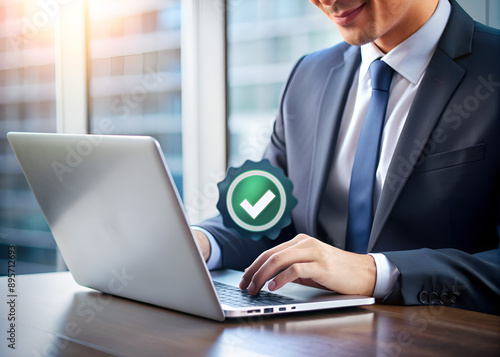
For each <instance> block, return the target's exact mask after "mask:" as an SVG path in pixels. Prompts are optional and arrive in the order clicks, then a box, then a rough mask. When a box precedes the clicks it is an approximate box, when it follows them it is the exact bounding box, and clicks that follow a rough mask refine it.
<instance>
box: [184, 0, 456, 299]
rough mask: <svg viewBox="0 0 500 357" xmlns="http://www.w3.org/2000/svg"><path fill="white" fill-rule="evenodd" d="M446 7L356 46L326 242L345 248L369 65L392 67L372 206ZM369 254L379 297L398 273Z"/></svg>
mask: <svg viewBox="0 0 500 357" xmlns="http://www.w3.org/2000/svg"><path fill="white" fill-rule="evenodd" d="M450 12H451V5H450V3H449V1H447V0H441V1H440V2H439V4H438V6H437V8H436V10H435V11H434V13H433V15H432V16H431V17H430V19H429V20H428V21H427V22H426V23H425V24H424V25H423V26H422V27H421V28H420V29H419V30H418V31H417V32H415V33H414V34H413V35H412V36H410V37H409V38H407V39H406V40H405V41H403V42H402V43H400V44H399V45H398V46H396V47H395V48H393V49H392V50H391V51H390V52H388V53H387V54H384V53H383V52H382V51H380V49H379V48H378V47H377V46H376V45H375V44H373V43H368V44H366V45H363V46H361V65H360V67H359V70H358V71H357V73H356V75H355V77H354V80H353V83H352V86H351V88H350V91H349V95H348V98H347V103H346V107H345V109H344V113H343V116H342V122H341V125H340V129H339V134H338V139H337V146H336V148H335V154H334V161H333V163H332V169H331V172H330V177H329V180H328V184H327V195H325V197H327V196H329V197H330V199H328V198H326V199H325V200H326V201H324V202H323V204H324V207H328V209H322V208H323V206H322V208H321V209H320V216H319V222H320V224H322V225H323V229H324V230H325V231H326V233H328V232H329V231H330V232H336V234H332V237H331V241H330V243H331V244H333V245H334V246H337V247H340V248H344V247H345V235H346V230H347V212H348V201H349V199H348V197H349V185H350V181H351V171H352V167H353V164H354V156H355V154H356V147H357V144H358V138H359V133H360V131H361V126H362V125H363V119H364V117H365V114H366V111H367V109H368V105H369V103H370V99H371V93H372V89H371V80H370V72H369V71H368V68H369V66H370V64H371V63H372V62H373V61H374V60H376V59H378V58H381V60H382V61H384V62H386V63H387V64H388V65H389V66H391V67H392V68H393V69H394V70H395V73H394V76H393V80H392V84H391V90H390V95H389V102H388V105H387V114H386V122H385V126H384V130H383V133H382V140H381V148H380V161H379V165H378V168H377V172H376V183H375V185H376V186H375V197H374V207H375V208H376V206H377V204H378V199H379V197H380V193H381V192H382V189H383V185H384V182H385V178H386V175H387V170H388V168H389V164H390V162H391V159H392V156H393V154H394V150H395V149H396V145H397V142H398V139H399V136H400V134H401V131H402V129H403V126H404V124H405V121H406V118H407V116H408V112H409V110H410V107H411V104H412V102H413V99H414V98H415V95H416V93H417V90H418V88H419V86H420V83H421V81H422V78H423V76H424V73H425V70H426V69H427V66H428V64H429V62H430V60H431V58H432V55H433V54H434V51H435V50H436V48H437V44H438V42H439V39H440V37H441V35H442V34H443V31H444V29H445V27H446V23H447V22H448V18H449V16H450ZM325 202H326V204H325ZM326 217H327V218H326ZM193 228H194V229H198V230H200V231H202V232H203V233H205V234H206V235H207V237H208V238H209V241H210V245H211V255H210V258H209V260H208V261H207V265H208V268H209V269H216V268H218V267H221V265H222V261H221V260H222V259H221V250H220V247H219V245H218V244H217V242H216V240H215V239H214V237H213V236H212V235H211V234H210V233H209V232H208V231H206V230H205V229H203V228H200V227H193ZM402 239H404V237H402ZM371 255H372V256H373V258H374V260H375V264H376V267H377V281H376V285H375V291H374V293H373V296H374V297H376V298H383V297H385V296H386V295H387V294H389V293H390V292H391V290H392V287H393V286H394V284H395V282H396V280H397V278H398V276H399V274H400V273H399V270H398V269H397V268H396V266H395V265H394V264H393V263H392V262H391V261H390V260H389V259H387V258H386V257H385V255H383V254H380V253H374V254H371Z"/></svg>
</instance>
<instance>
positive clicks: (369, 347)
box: [0, 273, 500, 357]
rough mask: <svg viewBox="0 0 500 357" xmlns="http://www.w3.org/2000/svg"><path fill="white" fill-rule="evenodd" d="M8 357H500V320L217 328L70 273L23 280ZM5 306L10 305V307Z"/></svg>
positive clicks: (264, 322) (315, 320) (343, 317)
mask: <svg viewBox="0 0 500 357" xmlns="http://www.w3.org/2000/svg"><path fill="white" fill-rule="evenodd" d="M0 292H1V296H2V300H1V301H2V308H1V309H0V310H1V316H0V323H1V329H0V331H1V336H2V338H1V346H0V351H1V356H22V357H25V356H33V357H40V356H43V357H45V356H110V355H118V356H144V357H148V356H226V355H227V356H269V355H271V356H287V357H289V356H304V355H306V356H311V357H312V356H344V355H346V356H408V355H418V356H422V355H425V356H448V355H449V356H479V355H480V356H494V355H496V356H498V355H500V317H498V316H493V315H487V314H481V313H475V312H470V311H463V310H458V309H454V308H449V307H440V306H423V307H396V306H384V305H374V306H369V307H360V308H349V309H340V310H329V311H323V312H314V313H301V314H297V315H281V316H275V317H271V316H266V317H264V318H262V317H254V318H246V319H240V320H229V321H226V322H222V323H219V322H213V321H210V320H206V319H203V318H198V317H195V316H190V315H186V314H182V313H178V312H175V311H170V310H166V309H162V308H157V307H155V306H150V305H145V304H142V303H138V302H134V301H129V300H125V299H122V298H118V297H113V296H110V295H105V294H101V293H98V292H96V291H94V290H91V289H87V288H83V287H81V286H79V285H77V284H76V283H75V282H74V280H73V278H72V277H71V275H70V274H69V273H50V274H36V275H21V276H18V277H17V281H16V293H17V297H16V298H15V299H16V305H15V314H16V318H17V321H16V328H15V329H16V337H15V338H16V345H15V346H16V350H15V351H14V350H12V349H9V348H8V347H7V345H8V344H9V341H7V339H6V338H7V337H8V336H7V335H8V334H7V331H8V330H9V326H8V323H9V322H8V321H7V318H8V314H9V310H10V307H9V305H8V304H6V302H8V301H9V300H8V299H9V298H8V297H7V295H8V291H7V278H5V277H2V278H0ZM5 306H7V308H5Z"/></svg>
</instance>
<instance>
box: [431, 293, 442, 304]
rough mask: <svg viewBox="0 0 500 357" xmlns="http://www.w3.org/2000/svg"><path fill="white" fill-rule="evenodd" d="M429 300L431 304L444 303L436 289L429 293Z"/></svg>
mask: <svg viewBox="0 0 500 357" xmlns="http://www.w3.org/2000/svg"><path fill="white" fill-rule="evenodd" d="M429 302H430V303H431V304H442V302H441V300H439V295H438V293H437V292H435V291H433V292H432V293H430V294H429Z"/></svg>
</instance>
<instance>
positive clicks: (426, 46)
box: [359, 0, 451, 84]
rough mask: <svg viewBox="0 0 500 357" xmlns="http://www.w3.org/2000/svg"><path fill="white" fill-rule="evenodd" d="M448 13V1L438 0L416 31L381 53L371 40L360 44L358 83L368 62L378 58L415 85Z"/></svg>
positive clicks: (449, 10) (435, 45)
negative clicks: (435, 6)
mask: <svg viewBox="0 0 500 357" xmlns="http://www.w3.org/2000/svg"><path fill="white" fill-rule="evenodd" d="M450 13H451V5H450V2H449V1H448V0H440V1H439V3H438V6H437V8H436V10H435V11H434V13H433V14H432V16H431V17H430V18H429V20H427V22H426V23H425V24H424V25H423V26H422V27H420V28H419V29H418V30H417V32H415V33H414V34H413V35H411V36H410V37H408V38H407V39H406V40H404V41H403V42H401V43H400V44H399V45H397V46H396V47H394V48H393V49H392V50H391V51H389V53H387V54H384V53H383V52H382V51H381V50H380V49H379V48H378V47H377V46H376V45H375V44H374V43H372V42H370V43H367V44H365V45H362V46H361V66H360V68H359V81H360V82H361V81H362V80H363V79H364V78H365V76H366V74H367V72H368V68H369V67H370V64H371V63H372V62H373V61H374V60H376V59H378V58H381V59H382V61H384V62H386V63H387V64H388V65H389V66H391V67H392V68H393V69H394V70H395V71H396V72H398V73H399V74H400V75H401V76H403V77H404V78H406V79H407V80H408V81H409V82H411V83H412V84H417V83H418V81H419V79H420V77H422V75H423V74H424V72H425V69H426V68H427V65H428V64H429V62H430V61H431V58H432V55H433V54H434V51H435V50H436V47H437V44H438V42H439V39H440V38H441V35H442V34H443V32H444V29H445V27H446V23H447V22H448V18H449V17H450Z"/></svg>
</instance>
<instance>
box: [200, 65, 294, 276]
mask: <svg viewBox="0 0 500 357" xmlns="http://www.w3.org/2000/svg"><path fill="white" fill-rule="evenodd" d="M303 58H304V57H303ZM303 58H301V59H300V60H299V61H298V62H297V64H296V65H295V66H294V68H293V70H292V73H291V74H290V76H289V78H288V80H287V82H286V83H285V86H284V88H283V91H282V93H281V98H280V102H279V111H278V114H277V116H276V120H275V123H274V128H273V133H272V136H271V139H270V143H269V145H268V147H267V149H266V151H265V153H264V158H266V159H268V160H269V161H270V162H271V164H272V165H273V166H276V167H280V168H281V169H282V170H283V171H284V173H285V175H286V174H287V155H286V143H285V129H284V125H283V111H282V103H283V101H284V98H285V96H286V93H287V89H288V84H289V83H290V81H291V79H292V78H293V76H294V74H295V72H296V70H297V68H298V67H299V66H300V64H301V62H302V60H303ZM199 226H200V227H203V228H204V229H206V230H207V231H209V232H210V233H211V234H212V235H213V236H214V238H215V239H216V241H217V243H218V244H219V246H220V248H221V254H222V268H231V269H237V270H243V269H245V268H246V267H248V266H249V265H250V264H251V263H252V262H253V261H254V260H255V258H257V257H258V256H259V255H260V254H261V253H262V252H264V251H266V250H268V249H270V248H272V247H274V246H276V245H278V244H281V243H283V242H285V241H287V240H289V239H291V238H293V237H294V236H295V235H296V232H295V228H294V225H293V222H292V223H291V225H290V226H288V227H287V228H285V229H283V230H282V231H281V233H280V235H279V237H278V238H277V239H276V240H270V239H268V238H267V237H263V238H262V239H260V240H258V241H253V240H250V239H242V238H241V237H240V236H239V235H238V233H237V232H236V231H233V230H232V229H229V228H226V227H224V224H223V223H222V217H221V216H220V215H219V216H216V217H214V218H211V219H209V220H206V221H204V222H202V223H200V224H199Z"/></svg>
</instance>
